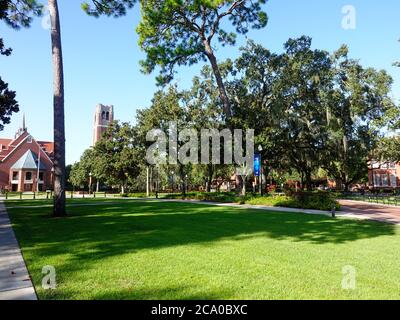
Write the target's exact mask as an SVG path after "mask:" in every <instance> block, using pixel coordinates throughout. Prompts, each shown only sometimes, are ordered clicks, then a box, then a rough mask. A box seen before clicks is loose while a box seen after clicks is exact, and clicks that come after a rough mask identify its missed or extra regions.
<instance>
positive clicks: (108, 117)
mask: <svg viewBox="0 0 400 320" xmlns="http://www.w3.org/2000/svg"><path fill="white" fill-rule="evenodd" d="M106 120H107V121H110V113H109V112H107V113H106Z"/></svg>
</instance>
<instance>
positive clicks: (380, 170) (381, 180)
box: [368, 161, 400, 189]
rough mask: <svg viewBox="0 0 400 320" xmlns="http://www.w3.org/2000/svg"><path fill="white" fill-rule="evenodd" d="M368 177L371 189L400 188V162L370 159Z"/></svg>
mask: <svg viewBox="0 0 400 320" xmlns="http://www.w3.org/2000/svg"><path fill="white" fill-rule="evenodd" d="M368 178H369V187H370V189H397V188H400V163H394V162H379V161H370V163H369V165H368Z"/></svg>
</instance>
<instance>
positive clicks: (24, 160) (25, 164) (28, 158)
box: [11, 150, 46, 170]
mask: <svg viewBox="0 0 400 320" xmlns="http://www.w3.org/2000/svg"><path fill="white" fill-rule="evenodd" d="M11 169H14V170H21V169H31V170H37V169H38V158H37V156H36V154H34V153H33V152H32V151H31V150H28V151H27V152H25V154H24V155H23V156H22V157H21V158H20V159H19V160H18V161H17V162H15V163H14V165H13V166H12V167H11ZM40 170H46V166H45V165H44V163H43V162H40Z"/></svg>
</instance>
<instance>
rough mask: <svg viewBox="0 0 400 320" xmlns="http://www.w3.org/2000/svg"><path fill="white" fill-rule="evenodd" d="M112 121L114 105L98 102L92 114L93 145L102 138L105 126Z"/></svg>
mask: <svg viewBox="0 0 400 320" xmlns="http://www.w3.org/2000/svg"><path fill="white" fill-rule="evenodd" d="M113 122H114V106H106V105H102V104H99V105H97V107H96V112H95V114H94V126H93V130H94V132H93V146H94V145H95V144H96V143H97V142H98V141H99V140H100V139H101V138H102V136H103V134H104V132H105V131H106V130H107V128H108V127H109V126H110V124H112V123H113Z"/></svg>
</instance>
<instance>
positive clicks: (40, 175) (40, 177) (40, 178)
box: [39, 172, 44, 181]
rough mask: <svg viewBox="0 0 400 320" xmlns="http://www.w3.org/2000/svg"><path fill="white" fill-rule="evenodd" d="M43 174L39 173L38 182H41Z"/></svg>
mask: <svg viewBox="0 0 400 320" xmlns="http://www.w3.org/2000/svg"><path fill="white" fill-rule="evenodd" d="M43 177H44V174H43V172H39V181H43Z"/></svg>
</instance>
